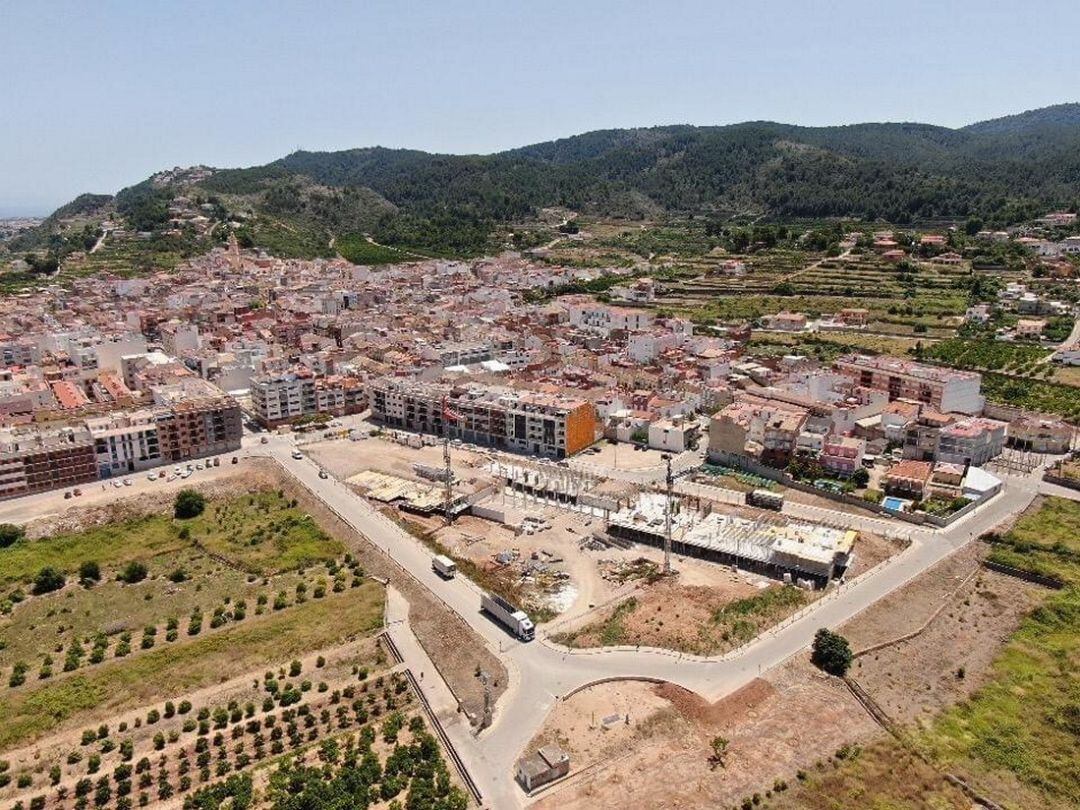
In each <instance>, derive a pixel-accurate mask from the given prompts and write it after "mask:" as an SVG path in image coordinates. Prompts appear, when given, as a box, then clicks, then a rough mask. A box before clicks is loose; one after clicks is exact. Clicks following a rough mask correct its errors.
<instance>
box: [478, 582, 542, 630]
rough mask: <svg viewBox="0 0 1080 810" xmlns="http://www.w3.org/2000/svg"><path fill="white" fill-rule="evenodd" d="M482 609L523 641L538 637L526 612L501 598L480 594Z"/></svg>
mask: <svg viewBox="0 0 1080 810" xmlns="http://www.w3.org/2000/svg"><path fill="white" fill-rule="evenodd" d="M480 609H481V610H483V611H485V612H486V613H488V614H490V615H491V616H494V617H495V619H497V620H498V621H499V623H500V624H502V625H503V626H504V627H506V628H507V629H508V630H509V631H510V632H511V633H513V634H514V635H515V636H517V637H518V638H520V639H521V640H522V641H532V640H533V638H534V637H535V636H536V628H535V627H533V623H532V620H531V619H529V617H528V616H526V615H525V611H523V610H518V609H517V608H516V607H514V606H513V605H511V604H510V603H509V602H507V601H506V600H505V599H503V598H502V597H501V596H496V595H495V594H486V593H483V594H480Z"/></svg>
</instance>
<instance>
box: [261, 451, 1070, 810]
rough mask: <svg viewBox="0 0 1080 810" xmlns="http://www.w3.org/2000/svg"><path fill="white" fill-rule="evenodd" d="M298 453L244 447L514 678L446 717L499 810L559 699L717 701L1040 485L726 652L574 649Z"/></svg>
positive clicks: (518, 798) (915, 545) (922, 539)
mask: <svg viewBox="0 0 1080 810" xmlns="http://www.w3.org/2000/svg"><path fill="white" fill-rule="evenodd" d="M294 449H295V446H294V445H293V444H292V442H291V440H288V439H285V438H284V437H273V438H271V439H270V440H269V441H268V442H267V443H266V444H255V445H249V447H248V450H247V453H250V454H252V455H267V456H270V457H271V458H273V459H275V460H276V461H277V462H278V463H279V464H280V465H281V467H282V468H283V469H284V470H285V471H286V472H287V473H288V474H289V475H291V476H292V477H293V478H295V479H296V481H298V482H299V483H300V484H302V485H303V486H304V487H306V488H307V489H308V490H310V491H311V492H312V493H313V494H314V495H315V496H316V497H318V498H319V499H320V500H321V501H322V502H323V503H324V504H325V505H326V506H327V507H328V508H329V509H331V510H332V511H333V512H334V513H335V514H337V515H338V516H339V517H340V518H341V519H342V520H344V521H345V522H346V523H348V524H349V525H350V526H352V527H353V528H354V529H356V530H357V531H358V532H360V533H361V534H363V535H364V536H365V537H367V538H368V539H369V540H370V541H371V542H372V543H373V544H374V545H375V546H376V547H377V548H379V549H381V550H382V551H383V552H384V553H386V554H387V555H388V556H389V557H390V558H391V559H392V560H393V561H394V562H396V563H397V564H398V565H399V566H400V567H401V569H402V572H403V574H407V575H409V576H411V577H413V578H414V579H416V580H417V581H418V582H420V583H421V584H422V585H424V586H425V587H427V588H428V589H429V590H430V591H431V592H432V593H433V594H434V595H435V596H436V597H438V598H439V599H440V600H441V601H443V602H444V604H446V605H447V606H448V607H449V608H450V609H452V610H453V611H454V612H456V613H457V614H458V615H460V616H461V617H462V619H463V620H464V621H465V622H467V623H468V625H469V626H470V627H471V628H472V629H473V630H474V631H475V632H476V633H477V634H478V635H479V637H480V638H481V639H483V641H484V643H485V644H487V646H488V647H489V648H490V649H491V651H492V652H493V653H494V654H495V655H497V656H499V658H500V660H501V661H502V662H503V663H504V665H505V666H506V668H507V671H508V672H509V673H510V683H509V684H508V688H507V691H506V692H505V694H504V695H503V696H502V697H501V698H500V701H499V705H498V706H497V710H496V713H495V717H494V722H493V724H492V725H491V727H490V728H488V729H485V730H484V731H482V732H480V733H479V734H475V733H474V732H473V730H472V729H471V728H470V727H469V725H468V722H467V721H466V720H465V718H464V717H463V716H462V715H460V714H457V715H452V716H450V717H447V718H445V726H446V731H447V734H448V735H449V736H450V738H451V739H452V740H453V742H454V745H455V747H456V748H457V749H458V753H459V754H460V756H461V757H462V759H463V760H464V762H465V763H466V765H467V767H468V768H469V771H470V774H471V775H472V777H473V779H474V780H475V781H476V783H477V784H478V785H479V786H480V790H481V791H482V793H483V794H484V797H485V803H486V804H487V805H488V806H492V807H497V808H500V810H502V808H512V807H520V806H523V805H524V804H525V803H526V801H527V799H526V797H525V795H524V794H523V793H522V792H521V791H520V789H518V788H517V786H516V784H515V783H514V781H513V773H514V765H515V762H516V760H517V759H518V758H519V757H520V756H521V755H522V754H523V753H524V748H525V746H526V745H527V744H528V742H529V740H530V739H531V738H532V737H533V735H534V734H535V733H536V732H537V731H538V730H539V729H540V727H541V725H542V724H543V722H544V720H545V718H546V716H547V714H548V712H549V711H550V709H551V708H552V706H553V705H554V704H555V702H556V701H557V700H559V699H562V698H565V697H566V696H568V695H569V694H571V693H573V692H574V691H576V690H579V689H581V688H583V687H585V686H587V685H589V684H592V683H596V682H598V681H603V680H612V679H624V678H636V679H646V680H656V681H670V682H672V683H675V684H678V685H680V686H683V687H685V688H687V689H689V690H692V691H694V692H696V693H698V694H699V695H701V696H702V697H704V698H705V699H707V700H710V701H715V700H718V699H719V698H721V697H723V696H725V695H727V694H730V693H731V692H733V691H735V690H737V689H739V688H740V687H742V686H744V685H745V684H747V683H749V682H750V681H751V680H753V679H754V678H756V677H757V676H758V675H759V674H761V673H763V672H765V671H767V670H769V669H771V668H773V667H775V666H777V665H779V664H781V663H783V662H784V661H785V660H787V659H788V658H790V657H791V656H793V655H795V654H797V653H798V652H800V651H801V650H803V649H805V648H806V647H807V646H808V645H809V643H810V641H811V639H812V638H813V635H814V633H815V632H816V631H817V630H818V629H819V628H821V627H837V626H839V625H841V624H843V623H844V622H845V621H847V620H848V619H850V618H851V617H853V616H855V615H856V614H857V613H859V612H860V611H862V610H864V609H866V608H867V607H869V606H870V605H872V604H874V603H875V602H877V601H878V600H880V599H881V598H883V597H884V596H886V595H887V594H888V593H890V592H892V591H893V590H895V589H896V588H899V587H900V586H902V585H903V584H904V583H906V582H908V581H909V580H911V579H912V578H914V577H916V576H918V575H919V574H921V573H922V572H924V571H926V570H927V569H928V568H930V567H931V566H933V565H934V564H935V563H937V562H939V561H940V560H942V559H943V558H945V557H946V556H948V555H949V554H951V553H953V552H954V551H956V550H957V549H959V548H961V547H962V546H964V545H965V544H966V543H968V542H970V541H971V540H972V539H974V538H975V537H976V536H978V535H979V534H981V533H982V532H985V531H987V530H989V529H991V528H993V527H994V526H996V525H998V524H999V523H1001V522H1002V521H1003V520H1005V519H1006V518H1008V517H1009V516H1011V515H1015V514H1018V513H1020V512H1021V511H1023V510H1024V509H1025V508H1026V507H1027V506H1028V504H1029V503H1030V502H1031V500H1032V499H1033V498H1034V497H1035V496H1036V494H1038V492H1039V490H1040V486H1041V482H1040V481H1038V480H1036V479H1033V478H1014V477H1008V478H1006V484H1005V487H1004V490H1003V492H1002V493H1001V494H999V495H997V496H995V497H994V498H993V499H991V500H990V501H989V502H988V503H986V504H985V505H984V506H982V507H981V508H979V509H977V510H975V511H974V512H973V513H971V514H969V515H966V516H964V517H963V518H962V519H960V520H958V521H956V522H955V523H954V524H952V525H951V526H949V527H948V528H946V529H942V530H931V529H927V528H919V529H915V530H914V531H912V532H910V539H911V544H910V546H909V547H908V548H907V549H905V550H904V551H903V552H901V553H899V554H897V555H896V556H895V557H893V558H892V559H891V560H889V561H887V562H886V563H883V564H882V565H880V566H878V567H876V568H875V569H873V570H871V571H868V572H866V573H865V574H863V575H862V576H860V577H857V578H856V579H854V580H852V581H850V582H848V583H846V584H844V585H842V586H839V587H835V588H834V589H832V590H830V592H829V593H828V594H826V595H825V596H824V597H823V598H821V599H820V600H818V601H816V602H815V603H813V604H812V605H811V606H810V607H809V608H806V609H804V610H803V611H802V612H801V613H800V614H798V615H796V616H795V617H793V618H792V619H791V620H789V621H787V622H786V623H784V624H783V625H781V626H780V627H778V628H774V629H773V630H771V631H768V632H766V633H765V634H763V635H761V636H759V637H758V638H757V639H755V640H754V641H752V642H750V643H749V644H747V645H745V646H743V647H741V648H739V649H737V650H733V651H731V652H729V653H727V654H725V655H722V656H718V657H715V658H699V657H693V656H687V655H680V654H677V653H672V652H671V651H666V650H654V649H638V648H629V649H614V650H607V649H605V650H594V651H581V650H576V651H571V650H567V649H565V648H562V647H560V646H558V645H557V644H555V643H553V642H551V641H549V640H547V639H544V638H543V637H542V636H541V637H538V640H537V641H535V642H533V643H529V644H526V643H522V642H520V641H518V640H516V639H515V638H513V637H511V636H510V635H509V634H508V633H506V632H505V631H504V630H503V628H502V627H501V626H500V625H498V624H496V623H495V622H493V621H492V620H491V619H490V618H489V617H488V616H486V615H485V614H482V613H481V612H480V593H481V592H480V590H479V588H478V587H477V586H476V585H474V584H473V583H472V582H470V581H469V580H468V579H466V578H464V577H460V576H459V577H457V578H455V579H453V580H449V581H445V580H443V579H442V578H441V577H439V576H438V575H437V574H435V572H434V571H432V569H431V556H432V552H431V551H429V550H428V549H427V548H426V547H424V546H423V545H422V544H421V543H420V542H419V541H418V540H417V539H416V538H414V537H413V536H412V535H410V534H408V533H407V532H406V531H404V530H403V529H402V528H401V527H400V526H398V525H397V524H395V523H394V522H393V521H391V520H389V519H388V518H386V517H385V516H384V515H382V514H380V513H379V512H378V511H376V510H375V509H374V508H373V507H372V506H370V505H369V504H368V502H367V501H366V500H365V499H364V498H362V497H360V496H359V495H357V494H356V493H355V492H353V491H352V490H351V489H349V488H348V487H347V486H346V485H345V484H343V483H341V482H340V481H338V480H336V479H335V478H333V477H331V478H320V476H319V472H320V469H319V467H318V466H317V465H316V464H315V463H314V462H312V461H311V460H310V459H308V458H306V457H304V458H301V459H295V458H293V457H292V451H293V450H294ZM1074 494H1075V493H1074ZM878 522H880V521H878ZM395 624H396V627H394V628H392V629H391V632H392V633H408V632H409V631H408V629H407V626H405V627H403V626H402V625H406V624H407V623H405V622H396V623H395ZM395 640H397V639H395ZM403 641H404V643H403V644H400V645H399V646H402V647H405V648H408V649H415V647H414V646H413V645H411V644H410V643H409V639H408V637H407V636H406V637H404V638H403ZM424 658H425V659H426V655H425V656H424ZM433 688H434V687H433ZM425 691H426V690H425ZM436 697H438V696H436ZM444 702H445V701H444ZM436 703H438V701H436Z"/></svg>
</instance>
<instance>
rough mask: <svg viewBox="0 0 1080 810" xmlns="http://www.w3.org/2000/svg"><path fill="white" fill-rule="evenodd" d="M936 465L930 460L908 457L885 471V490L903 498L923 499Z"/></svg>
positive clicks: (883, 479) (883, 480)
mask: <svg viewBox="0 0 1080 810" xmlns="http://www.w3.org/2000/svg"><path fill="white" fill-rule="evenodd" d="M933 469H934V466H933V465H932V464H931V463H930V462H929V461H915V460H914V459H908V460H907V461H901V462H900V463H899V464H896V465H894V466H893V467H892V469H890V470H889V471H888V472H887V473H885V475H884V477H883V478H882V484H883V486H884V489H885V492H886V493H887V494H889V495H896V496H899V497H903V498H912V499H915V500H920V501H921V500H922V499H923V496H924V495H925V493H926V485H927V483H928V482H929V481H930V475H931V473H932V472H933Z"/></svg>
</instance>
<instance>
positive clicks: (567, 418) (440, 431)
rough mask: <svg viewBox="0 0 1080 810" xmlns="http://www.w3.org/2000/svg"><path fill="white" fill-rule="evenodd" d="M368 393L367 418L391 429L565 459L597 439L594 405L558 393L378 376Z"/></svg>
mask: <svg viewBox="0 0 1080 810" xmlns="http://www.w3.org/2000/svg"><path fill="white" fill-rule="evenodd" d="M368 397H369V400H370V403H371V415H372V419H374V420H376V421H379V422H382V423H383V424H386V425H388V426H390V427H398V428H405V429H406V430H415V431H418V432H421V433H433V434H435V435H437V436H442V435H449V436H450V437H452V438H458V439H461V440H463V441H467V442H472V443H475V444H483V445H488V446H491V447H497V448H500V449H504V450H511V451H514V452H520V453H530V454H533V455H538V456H548V457H551V458H565V457H566V456H570V455H573V454H574V453H577V452H578V451H580V450H583V449H584V448H586V447H588V446H589V445H590V444H592V443H593V441H594V440H595V438H596V425H597V420H596V408H595V407H593V405H592V403H590V402H586V401H584V400H579V399H571V398H568V397H563V396H556V395H550V394H539V393H535V392H532V391H516V390H513V389H509V388H500V387H488V386H482V385H468V386H450V385H439V384H432V383H423V382H419V381H416V380H398V379H393V378H382V379H378V380H374V381H372V383H370V385H369V388H368ZM444 402H445V408H446V409H448V410H449V411H450V412H451V418H449V419H448V418H445V414H444V404H443V403H444Z"/></svg>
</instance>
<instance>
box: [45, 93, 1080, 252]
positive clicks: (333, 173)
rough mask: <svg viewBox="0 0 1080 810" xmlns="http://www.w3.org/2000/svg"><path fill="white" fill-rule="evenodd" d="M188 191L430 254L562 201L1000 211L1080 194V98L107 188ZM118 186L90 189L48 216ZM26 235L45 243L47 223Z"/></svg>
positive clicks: (724, 208)
mask: <svg viewBox="0 0 1080 810" xmlns="http://www.w3.org/2000/svg"><path fill="white" fill-rule="evenodd" d="M180 196H183V197H185V198H189V199H194V200H195V201H196V203H197V204H199V205H202V206H204V207H205V208H204V210H205V209H210V210H211V212H212V214H213V215H214V216H216V217H217V219H218V220H220V222H221V223H222V224H224V225H227V226H228V228H231V229H233V230H236V231H237V233H238V235H239V236H240V237H241V239H242V241H243V242H244V244H254V245H262V246H263V247H266V248H267V249H270V250H274V251H277V252H285V253H286V255H331V254H333V253H334V252H335V251H334V250H333V249H332V248H331V247H330V245H331V243H332V240H334V239H337V238H341V239H347V240H348V241H349V243H350V244H354V245H355V244H358V242H357V241H356V238H355V237H357V236H358V235H365V236H371V237H372V238H374V240H375V241H377V242H379V243H382V244H386V245H391V246H395V247H399V248H403V249H408V250H411V251H417V252H422V253H426V254H432V255H440V254H445V255H462V254H466V255H467V254H475V253H479V252H482V251H484V250H485V249H488V248H490V247H491V245H490V244H489V242H490V235H491V233H492V231H493V229H494V228H496V227H498V226H500V225H505V224H509V223H514V222H520V221H522V220H528V219H529V218H531V217H533V216H534V215H535V214H536V212H537V211H538V209H540V208H545V207H552V206H563V207H567V208H571V209H573V210H576V211H581V212H586V213H591V214H596V215H602V216H615V217H626V218H641V217H653V216H656V215H663V214H670V215H675V216H685V215H690V214H694V215H704V216H706V217H709V218H711V219H720V220H723V219H728V218H731V217H753V218H755V219H761V218H764V219H771V220H784V219H793V218H827V217H853V218H860V219H864V220H868V221H875V220H882V221H887V222H891V223H897V224H910V223H918V222H920V221H928V220H933V221H940V220H942V219H962V218H966V217H970V216H978V217H980V218H982V219H983V220H984V221H985V222H986V223H987V224H989V225H998V226H1000V225H1007V224H1011V223H1015V222H1020V221H1023V220H1025V219H1029V218H1031V217H1033V216H1035V215H1037V214H1039V213H1041V212H1043V211H1045V210H1047V209H1050V208H1059V207H1075V206H1077V204H1078V203H1080V104H1062V105H1057V106H1054V107H1048V108H1045V109H1042V110H1034V111H1029V112H1026V113H1022V114H1019V115H1012V116H1007V117H1004V118H998V119H994V120H991V121H983V122H980V123H977V124H972V125H970V126H967V127H963V128H959V129H949V128H946V127H939V126H931V125H927V124H918V123H880V124H873V123H871V124H856V125H850V126H834V127H799V126H792V125H788V124H778V123H773V122H767V121H758V122H748V123H743V124H735V125H730V126H720V127H695V126H682V125H679V126H663V127H650V128H638V129H613V130H599V131H596V132H589V133H585V134H583V135H577V136H574V137H570V138H562V139H559V140H554V141H549V142H546V143H539V144H533V145H531V146H525V147H522V148H519V149H512V150H509V151H505V152H500V153H497V154H491V155H441V154H431V153H427V152H422V151H417V150H405V149H387V148H384V147H372V148H363V149H349V150H344V151H338V152H304V151H301V152H294V153H293V154H291V155H288V156H286V157H283V158H281V159H280V160H277V161H274V162H272V163H269V164H267V165H265V166H256V167H250V168H243V169H220V170H212V171H211V170H206V171H205V172H200V173H190V170H189V172H188V173H185V172H183V171H181V172H172V173H164V174H163V175H160V176H155V178H152V179H151V180H147V181H145V182H143V183H140V184H138V185H136V186H132V187H130V188H128V189H124V190H123V191H121V192H120V193H119V194H117V195H116V197H115V199H114V200H113V201H111V202H112V203H114V204H115V207H116V210H117V211H118V212H119V215H120V216H121V217H122V218H123V219H124V221H125V222H126V223H127V224H128V225H129V226H131V228H132V229H133V230H137V231H146V230H150V231H157V230H160V229H162V228H164V227H165V226H166V222H167V220H168V218H169V214H168V211H169V207H170V205H171V203H172V201H173V200H174V199H176V198H177V197H180ZM109 202H110V201H108V200H102V198H100V197H98V196H89V195H84V196H83V197H80V198H78V199H77V200H76V201H75V202H73V203H72V204H70V205H69V206H65V208H64V209H61V210H60V211H58V212H57V214H56V215H54V217H53V218H50V219H51V220H52V221H51V222H50V223H46V225H45V226H43V231H46V232H48V231H50V229H53V230H55V228H56V223H57V220H58V219H64V218H65V217H68V216H70V215H72V214H73V213H79V212H84V211H85V210H87V209H90V208H93V207H94V206H96V207H98V208H108V204H109ZM65 209H67V210H65ZM229 223H231V224H229ZM226 231H227V229H226V228H212V229H211V234H213V235H214V236H216V237H217V238H219V239H220V238H223V236H224V234H225V233H226ZM29 241H30V242H35V241H36V243H37V244H43V241H42V239H41V235H40V234H38V235H37V237H34V238H31V239H29ZM54 241H55V240H54ZM203 241H204V242H206V243H208V244H209V243H212V242H213V240H212V239H204V240H203ZM290 248H291V249H290Z"/></svg>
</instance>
